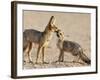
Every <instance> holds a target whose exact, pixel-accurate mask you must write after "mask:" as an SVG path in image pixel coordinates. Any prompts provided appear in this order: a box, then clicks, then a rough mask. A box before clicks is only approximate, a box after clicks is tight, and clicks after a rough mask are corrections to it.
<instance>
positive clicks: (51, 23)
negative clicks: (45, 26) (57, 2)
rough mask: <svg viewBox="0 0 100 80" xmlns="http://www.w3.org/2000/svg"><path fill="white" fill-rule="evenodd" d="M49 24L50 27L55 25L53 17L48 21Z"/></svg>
mask: <svg viewBox="0 0 100 80" xmlns="http://www.w3.org/2000/svg"><path fill="white" fill-rule="evenodd" d="M49 24H50V25H51V26H53V25H54V24H55V17H54V16H51V18H50V21H49Z"/></svg>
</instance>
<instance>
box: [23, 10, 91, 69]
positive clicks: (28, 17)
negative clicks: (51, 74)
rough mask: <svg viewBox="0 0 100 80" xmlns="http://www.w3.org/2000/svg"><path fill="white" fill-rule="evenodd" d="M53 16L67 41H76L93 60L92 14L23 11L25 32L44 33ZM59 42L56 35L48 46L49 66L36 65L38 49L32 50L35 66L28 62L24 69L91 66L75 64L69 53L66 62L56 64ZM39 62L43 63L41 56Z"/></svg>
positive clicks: (47, 60) (46, 53)
mask: <svg viewBox="0 0 100 80" xmlns="http://www.w3.org/2000/svg"><path fill="white" fill-rule="evenodd" d="M51 16H55V18H56V23H55V25H56V26H57V27H58V28H60V29H61V30H62V31H63V32H64V35H65V40H70V41H74V42H77V43H78V44H80V45H81V47H82V48H83V51H84V53H85V54H86V56H88V57H89V58H91V44H90V42H91V35H90V34H91V32H90V31H91V27H90V26H91V25H90V24H91V23H90V21H91V18H90V14H87V13H67V12H66V13H65V12H41V11H23V31H24V30H25V29H35V30H38V31H44V29H45V27H46V25H47V24H48V21H49V19H50V17H51ZM57 40H58V39H57V36H56V34H54V35H53V38H52V40H51V41H50V44H49V45H48V46H49V47H48V48H47V49H46V51H45V61H46V62H48V64H41V63H40V64H35V61H36V53H37V47H36V48H33V49H32V55H31V57H32V59H33V63H34V64H30V63H28V62H27V63H25V64H24V65H23V66H24V69H33V68H57V67H77V66H78V67H81V66H90V65H87V64H85V63H83V62H82V61H81V60H80V61H79V62H76V63H73V62H72V61H73V59H74V58H75V57H74V56H72V55H71V54H70V53H67V52H65V55H64V60H65V61H64V62H60V63H59V62H55V61H56V60H58V56H59V49H58V48H57V46H56V43H57ZM24 59H25V60H27V55H26V56H24ZM39 61H40V62H41V56H40V58H39Z"/></svg>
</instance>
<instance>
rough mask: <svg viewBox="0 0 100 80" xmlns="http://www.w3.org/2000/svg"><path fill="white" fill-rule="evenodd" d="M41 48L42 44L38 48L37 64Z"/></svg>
mask: <svg viewBox="0 0 100 80" xmlns="http://www.w3.org/2000/svg"><path fill="white" fill-rule="evenodd" d="M41 49H42V46H39V47H38V50H37V57H36V64H37V63H38V58H39V54H40V52H41Z"/></svg>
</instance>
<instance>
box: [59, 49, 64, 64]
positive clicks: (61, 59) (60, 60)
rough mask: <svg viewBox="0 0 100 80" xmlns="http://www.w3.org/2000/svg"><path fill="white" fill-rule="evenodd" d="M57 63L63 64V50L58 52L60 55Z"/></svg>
mask: <svg viewBox="0 0 100 80" xmlns="http://www.w3.org/2000/svg"><path fill="white" fill-rule="evenodd" d="M58 61H59V62H63V61H64V51H63V50H60V55H59V59H58Z"/></svg>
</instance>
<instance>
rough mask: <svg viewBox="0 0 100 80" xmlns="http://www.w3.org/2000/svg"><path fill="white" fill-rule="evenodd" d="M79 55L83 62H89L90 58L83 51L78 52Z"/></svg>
mask: <svg viewBox="0 0 100 80" xmlns="http://www.w3.org/2000/svg"><path fill="white" fill-rule="evenodd" d="M80 57H81V60H83V61H84V62H85V63H87V64H91V60H90V59H89V58H88V57H87V56H86V55H85V54H84V53H83V52H82V53H81V54H80Z"/></svg>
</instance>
